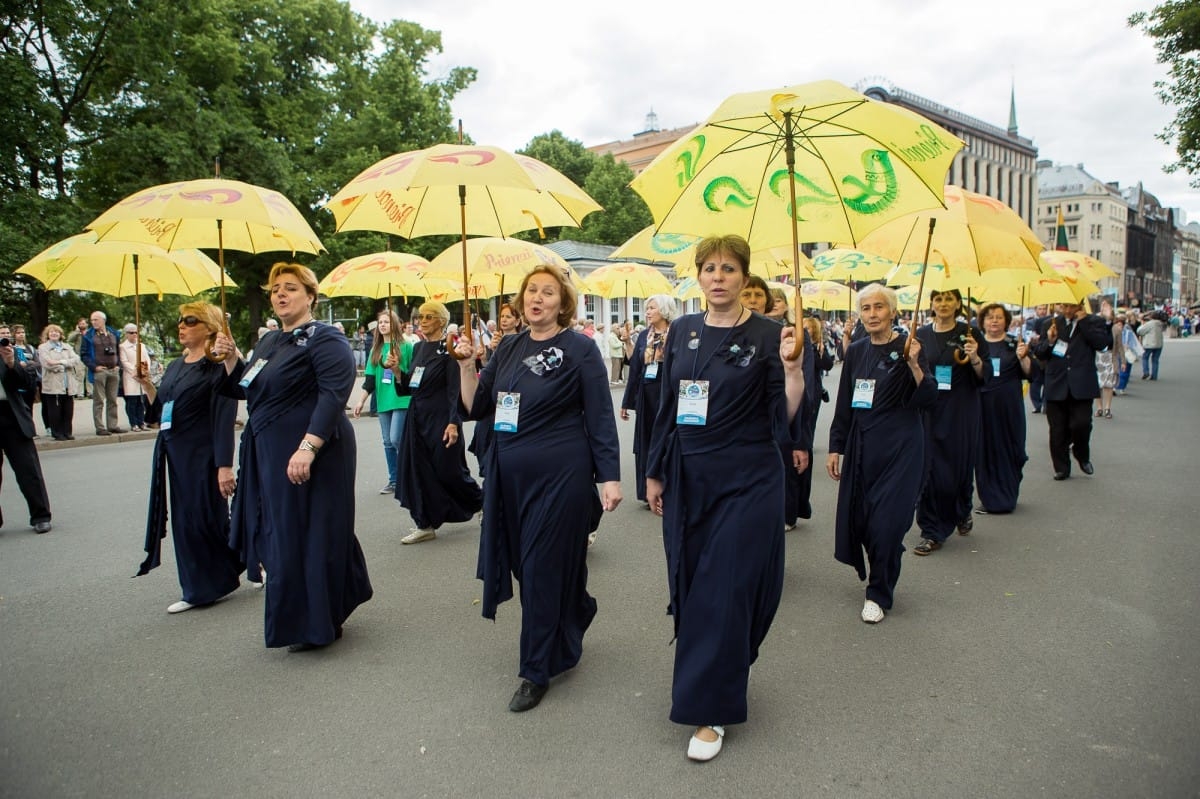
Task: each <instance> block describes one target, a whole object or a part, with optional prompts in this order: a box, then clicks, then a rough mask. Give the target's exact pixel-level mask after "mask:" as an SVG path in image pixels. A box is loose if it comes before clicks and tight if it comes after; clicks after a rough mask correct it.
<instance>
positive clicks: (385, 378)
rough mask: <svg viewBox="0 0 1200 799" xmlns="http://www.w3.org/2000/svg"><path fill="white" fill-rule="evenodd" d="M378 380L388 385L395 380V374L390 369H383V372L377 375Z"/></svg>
mask: <svg viewBox="0 0 1200 799" xmlns="http://www.w3.org/2000/svg"><path fill="white" fill-rule="evenodd" d="M379 382H380V383H383V384H384V385H385V386H390V385H391V384H392V383H395V382H396V375H395V374H394V373H393V372H392V370H391V369H384V370H383V374H382V375H380V376H379Z"/></svg>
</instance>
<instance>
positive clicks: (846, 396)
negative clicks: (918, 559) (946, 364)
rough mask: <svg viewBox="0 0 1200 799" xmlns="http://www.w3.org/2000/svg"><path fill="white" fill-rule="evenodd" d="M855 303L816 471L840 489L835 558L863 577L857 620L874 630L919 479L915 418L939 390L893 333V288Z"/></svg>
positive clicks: (878, 289) (917, 346)
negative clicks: (858, 335) (853, 332)
mask: <svg viewBox="0 0 1200 799" xmlns="http://www.w3.org/2000/svg"><path fill="white" fill-rule="evenodd" d="M858 304H859V311H860V316H859V320H860V321H861V322H862V324H863V328H864V329H865V330H866V332H867V336H866V337H865V338H862V339H859V340H858V341H855V342H854V343H853V344H851V345H850V347H849V349H847V350H846V360H845V363H843V364H842V376H841V382H840V384H839V386H838V395H837V404H836V406H835V409H834V416H833V422H832V424H831V425H830V427H829V454H828V455H827V456H826V458H825V470H826V471H827V472H828V473H829V476H830V477H832V478H833V479H834V480H836V481H838V483H839V485H838V499H837V523H836V532H835V539H834V540H835V543H834V557H835V558H836V559H837V560H838V562H840V563H845V564H846V565H848V566H853V567H854V569H855V570H856V571H857V572H858V579H860V580H866V581H867V591H866V600H865V601H864V602H863V608H862V613H861V614H860V615H861V618H862V620H863V621H864V622H866V623H868V624H877V623H879V622H881V621H883V618H884V612H885V611H887V610H890V609H891V607H892V603H893V600H894V597H895V593H896V583H897V581H898V580H899V579H900V555H901V554H902V553H903V552H904V543H903V542H904V534H905V533H907V532H908V528H909V527H911V526H912V518H913V517H912V512H913V508H914V507H915V506H916V504H917V496H918V494H919V493H920V490H921V481H922V478H923V477H924V473H923V470H924V465H925V446H926V436H925V420H924V419H925V413H924V412H925V410H926V409H928V408H931V407H933V404H934V402H936V400H937V391H938V389H937V381H936V380H935V379H934V376H933V374H932V373H931V372H930V370H929V365H928V363H927V362H926V361H925V353H924V350H923V348H922V346H921V341H920V339H919V338H916V337H914V338H912V339H911V340H909V339H908V337H907V336H905V335H904V334H902V333H898V332H897V331H896V330H894V329H893V327H892V323H893V320H894V319H895V317H896V310H897V308H896V306H897V300H896V292H895V290H894V289H891V288H889V287H887V286H883V285H881V284H878V283H871V284H869V285H867V286H866V287H864V288H863V289H862V291H860V292H859V295H858ZM864 551H865V552H866V558H865V559H864V558H863V553H864Z"/></svg>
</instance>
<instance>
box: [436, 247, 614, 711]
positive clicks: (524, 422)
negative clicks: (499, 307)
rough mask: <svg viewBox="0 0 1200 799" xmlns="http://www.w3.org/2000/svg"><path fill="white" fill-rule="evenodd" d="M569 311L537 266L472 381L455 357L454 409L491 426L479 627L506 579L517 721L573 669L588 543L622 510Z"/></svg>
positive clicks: (588, 358)
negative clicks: (515, 616)
mask: <svg viewBox="0 0 1200 799" xmlns="http://www.w3.org/2000/svg"><path fill="white" fill-rule="evenodd" d="M576 302H577V300H576V295H575V290H574V288H573V287H572V286H571V283H570V281H569V280H567V278H566V277H565V276H564V275H563V274H562V273H561V272H559V270H558V269H556V268H554V267H549V266H539V267H536V268H534V269H533V271H531V272H530V273H529V274H528V275H526V276H525V279H524V281H523V282H522V283H521V288H520V291H519V293H518V294H517V295H516V297H514V299H513V303H514V305H515V306H516V310H517V312H518V313H519V314H520V315H521V317H522V318H523V319H524V320H525V322H526V324H527V328H526V329H525V330H524V331H522V332H521V333H518V334H516V335H506V336H505V337H504V339H503V340H502V341H501V342H500V346H499V348H497V350H496V352H495V354H494V355H493V356H492V357H491V358H490V359H489V360H488V362H487V365H486V366H484V368H483V371H482V372H481V373H480V374H479V375H478V376H476V373H475V370H474V365H473V363H472V360H471V355H472V354H473V352H474V353H475V354H478V352H479V351H480V348H478V347H476V348H475V349H474V350H473V349H472V346H471V345H470V344H469V343H468V342H466V341H465V340H464V341H460V342H459V344H458V347H457V350H456V355H457V357H460V358H462V360H460V361H459V369H460V373H459V374H460V378H461V385H462V402H463V405H464V406H465V407H466V409H467V412H468V413H469V414H470V417H471V418H472V419H486V418H489V416H490V417H491V418H492V424H493V434H492V440H491V443H490V444H489V446H488V447H487V448H486V449H485V450H484V452H483V458H484V460H485V461H486V467H485V468H486V473H487V480H486V481H485V482H484V485H483V494H484V511H483V534H482V536H481V538H480V542H479V564H478V571H477V576H478V577H479V578H480V579H481V580H482V581H483V602H482V604H483V616H484V617H485V618H488V619H495V618H496V608H497V606H498V605H499V604H500V603H502V602H504V601H506V600H508V599H511V598H512V595H513V590H512V577H516V578H517V582H518V583H519V584H520V591H521V645H520V652H521V654H520V669H519V675H520V677H521V683H520V685H519V686H518V688H517V691H516V693H515V694H514V695H513V697H512V700H511V701H510V702H509V705H508V709H509V710H511V711H513V712H516V713H520V712H523V711H526V710H530V709H532V708H534V707H536V706H537V705H538V703H539V702H541V700H542V698H543V697H544V696H545V694H546V691H547V690H548V688H549V686H550V680H551V678H553V677H554V676H556V675H558V674H561V673H562V672H564V671H566V670H568V669H570V668H573V667H574V666H575V665H576V664H577V663H578V662H579V659H580V656H581V655H582V653H583V636H584V633H585V632H586V631H587V629H588V626H589V625H590V624H591V622H592V619H593V618H594V617H595V615H596V600H595V599H593V598H592V597H591V596H590V595H589V594H588V592H587V561H586V558H587V545H588V533H590V532H592V531H594V530H595V529H596V528H597V526H598V525H599V523H600V515H601V512H602V511H603V510H609V511H611V510H614V509H615V508H616V507H617V505H618V504H619V503H620V502H621V473H620V454H619V446H618V442H617V424H616V419H615V418H614V416H613V406H612V394H611V391H610V389H609V386H608V382H607V378H606V374H607V370H606V368H605V363H604V359H603V358H602V357H601V355H600V351H599V350H598V349H597V348H596V345H595V343H594V342H592V340H591V339H589V338H588V337H587V336H585V335H583V334H582V333H578V332H576V331H574V330H572V329H571V327H570V326H571V322H572V319H573V317H574V315H575V307H576ZM597 484H599V487H600V488H599V491H597Z"/></svg>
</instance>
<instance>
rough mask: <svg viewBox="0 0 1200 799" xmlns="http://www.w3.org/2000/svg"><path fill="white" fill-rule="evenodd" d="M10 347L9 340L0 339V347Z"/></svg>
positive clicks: (10, 341)
mask: <svg viewBox="0 0 1200 799" xmlns="http://www.w3.org/2000/svg"><path fill="white" fill-rule="evenodd" d="M11 346H12V340H11V339H7V338H0V347H11Z"/></svg>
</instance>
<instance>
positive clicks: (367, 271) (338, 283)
mask: <svg viewBox="0 0 1200 799" xmlns="http://www.w3.org/2000/svg"><path fill="white" fill-rule="evenodd" d="M429 268H430V265H429V261H427V260H425V259H424V258H422V257H421V256H419V255H411V254H409V253H404V252H391V251H390V250H389V251H386V252H375V253H369V254H367V255H360V256H358V257H357V258H350V259H349V260H346V261H343V262H342V263H340V264H338V265H337V266H335V267H334V268H333V269H332V270H331V271H330V272H329V274H327V275H326V276H325V277H323V278H322V279H321V282H320V283H319V284H318V285H317V288H318V289H319V290H320V292H321V293H322V294H324V295H325V296H326V297H370V298H372V299H376V300H379V299H383V298H384V297H387V299H388V308H389V309H390V308H391V307H392V302H391V299H392V297H393V296H395V295H396V294H401V295H403V296H405V297H425V298H429V297H430V296H432V295H434V294H440V293H444V292H446V291H450V290H453V289H454V281H453V280H451V279H449V278H440V277H427V276H426V275H425V273H426V272H428V271H429Z"/></svg>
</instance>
